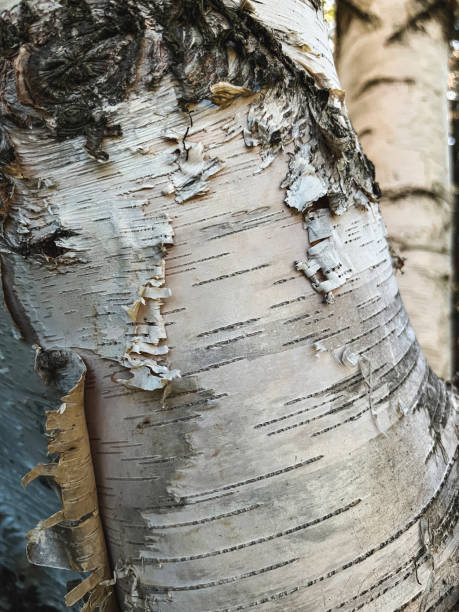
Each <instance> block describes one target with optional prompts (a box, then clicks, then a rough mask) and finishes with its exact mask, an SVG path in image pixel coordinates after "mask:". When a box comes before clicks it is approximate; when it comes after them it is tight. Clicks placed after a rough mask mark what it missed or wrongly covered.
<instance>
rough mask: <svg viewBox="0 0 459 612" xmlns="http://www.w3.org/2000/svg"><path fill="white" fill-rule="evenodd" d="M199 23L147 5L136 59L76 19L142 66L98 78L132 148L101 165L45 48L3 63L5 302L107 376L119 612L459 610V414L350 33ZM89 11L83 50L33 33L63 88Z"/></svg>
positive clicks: (111, 545)
mask: <svg viewBox="0 0 459 612" xmlns="http://www.w3.org/2000/svg"><path fill="white" fill-rule="evenodd" d="M198 4H199V3H188V2H173V3H164V4H163V3H141V2H133V3H131V4H129V5H128V9H129V11H130V15H131V14H134V15H135V16H136V17H135V23H136V24H139V23H140V25H137V26H136V27H137V28H138V29H137V32H136V33H133V32H127V31H123V32H122V33H120V34H119V35H120V36H121V38H122V39H123V40H124V38H123V37H126V39H127V41H128V42H126V44H124V43H123V42H122V40H121V41H120V40H119V39H118V38H115V40H113V36H114V35H113V34H112V33H111V32H110V31H108V35H107V36H106V34H107V30H106V28H105V25H104V23H105V22H104V19H105V17H103V18H102V17H100V15H101V10H102V9H101V7H103V8H104V9H105V10H106V11H107V13H108V14H110V10H111V7H112V6H116V3H115V4H113V5H112V4H111V3H96V2H94V3H88V4H86V3H82V2H81V3H77V6H78V7H79V10H81V11H86V9H87V8H88V7H90V8H91V11H92V15H93V16H94V22H93V31H92V32H91V37H92V38H91V40H94V38H98V40H100V39H101V37H102V39H103V40H104V41H105V42H104V43H103V45H104V48H105V47H107V49H108V50H110V49H112V46H114V47H115V48H117V45H124V46H123V49H124V48H126V47H127V46H129V44H131V43H130V40H131V38H132V37H133V36H134V37H136V36H138V37H141V39H142V44H141V45H137V46H136V47H135V48H136V49H138V55H137V56H136V57H133V56H129V57H130V58H131V59H130V60H129V61H126V62H124V63H123V68H124V71H123V72H122V74H127V75H128V77H126V78H127V81H126V80H123V81H122V85H123V84H124V85H123V87H124V89H122V90H120V91H121V93H123V92H124V93H123V95H122V97H123V99H122V100H118V101H116V100H113V99H111V98H110V97H109V96H108V97H107V94H106V93H105V92H107V91H111V90H110V88H109V87H108V86H107V84H104V83H101V82H100V80H102V81H103V80H104V73H103V72H101V71H100V70H96V69H95V68H94V66H92V63H93V61H94V60H93V59H91V58H90V59H87V57H86V56H85V58H86V59H84V62H83V63H85V62H86V65H88V64H89V65H90V68H91V69H90V70H89V69H88V68H87V67H86V68H85V71H84V74H89V75H90V77H88V78H91V79H94V81H93V85H94V89H95V90H96V93H97V95H99V94H100V97H98V98H97V99H94V100H93V101H92V102H90V103H91V104H92V106H91V113H92V115H91V116H93V115H94V117H96V118H97V117H100V116H103V117H104V122H105V125H115V124H117V125H120V126H121V130H118V132H117V133H118V137H116V138H113V139H106V140H103V139H101V140H99V141H98V145H97V147H94V146H89V147H88V137H89V140H90V142H93V141H92V140H91V138H92V135H91V134H92V132H91V133H90V134H89V135H88V133H83V132H82V133H79V135H75V134H74V133H72V134H70V135H69V136H70V138H69V139H65V140H62V139H61V136H60V135H59V134H57V133H56V132H55V131H53V130H54V128H55V121H56V118H57V117H60V116H61V110H62V109H60V105H61V102H59V101H58V102H57V103H56V104H54V106H52V105H50V106H47V107H46V108H44V107H42V106H41V105H40V102H39V100H38V99H37V98H36V94H35V90H34V88H33V87H30V83H31V81H30V77H29V76H28V75H29V73H30V71H31V70H32V67H31V64H30V57H31V56H32V51H31V50H30V49H28V48H26V50H25V51H24V52H21V51H20V48H22V47H23V46H24V45H25V44H27V43H23V42H21V41H20V42H19V43H18V49H16V50H15V49H13V50H12V51H11V54H10V55H9V54H8V53H6V57H5V63H4V71H5V72H4V78H5V83H7V84H8V87H7V88H6V92H7V95H8V96H9V97H7V98H5V102H4V104H7V105H8V106H7V109H8V121H9V123H5V132H4V134H5V137H4V138H5V142H6V143H7V144H8V146H5V152H6V153H7V155H5V160H4V172H5V182H6V184H7V185H8V189H7V190H6V192H5V193H6V196H7V198H6V203H7V216H6V220H5V225H4V251H5V254H4V258H3V260H4V264H3V270H4V273H3V282H4V290H5V295H6V298H7V303H8V305H9V307H10V309H11V310H12V312H13V314H14V316H15V318H16V320H17V321H18V323H19V325H20V326H21V329H22V330H23V333H24V335H25V336H26V337H27V338H28V339H29V340H30V341H35V342H37V343H39V344H40V345H41V346H42V347H43V348H44V349H53V348H54V349H55V348H65V349H72V350H75V351H77V352H78V354H79V355H80V356H81V357H82V358H83V360H84V361H85V363H86V367H87V370H88V375H87V382H86V412H87V419H88V427H89V431H90V434H91V442H92V448H93V458H94V464H95V469H96V480H97V483H98V493H99V506H100V511H101V515H102V518H103V521H104V527H105V533H106V536H107V545H108V549H109V553H110V556H111V559H112V567H113V569H114V572H115V576H116V582H117V590H118V596H119V602H120V607H121V609H123V610H161V611H162V612H163V611H166V610H169V611H177V612H178V611H181V612H182V611H183V610H187V611H188V610H189V611H190V612H193V611H194V612H198V611H199V612H204V611H211V610H212V611H217V610H219V611H223V610H245V609H251V608H258V609H260V610H285V609H288V610H321V609H324V610H328V609H335V608H339V609H345V610H346V609H347V610H352V609H354V608H356V607H358V606H364V607H365V609H368V610H377V609H391V610H392V609H398V608H401V609H412V610H416V609H419V606H420V605H421V604H422V606H424V605H426V606H427V607H428V606H431V605H437V604H438V606H440V609H442V608H443V609H447V606H450V605H451V602H453V601H455V599H456V598H457V588H456V584H457V580H456V566H455V555H456V538H457V535H456V536H455V535H454V534H455V531H454V529H455V525H456V518H457V517H456V508H457V505H456V495H457V491H456V478H457V474H456V464H455V461H456V440H455V434H454V422H455V416H456V405H455V399H454V395H453V393H452V391H451V390H450V389H448V388H447V387H446V386H445V385H444V383H442V382H441V381H440V380H439V379H438V378H436V376H435V375H434V374H433V373H432V372H431V371H430V369H429V367H428V366H427V364H426V362H425V359H424V357H423V356H422V354H421V352H420V350H419V347H418V344H417V341H416V339H415V337H414V333H413V331H412V328H411V326H410V324H409V321H408V319H407V315H406V312H405V310H404V308H403V305H402V303H401V301H400V296H399V294H398V289H397V285H396V282H395V280H394V275H393V269H392V261H391V257H390V254H389V250H388V247H387V244H386V240H385V229H384V225H383V224H382V221H381V218H380V215H379V212H378V209H377V205H376V203H375V201H376V199H377V195H378V189H377V186H376V185H375V184H374V176H373V172H372V165H371V163H370V162H368V160H367V159H366V158H365V156H364V155H363V153H362V151H361V149H360V146H359V144H358V142H357V140H356V137H355V134H354V132H353V131H352V129H351V127H350V123H349V120H348V118H347V115H346V112H345V109H344V107H343V104H342V91H341V88H340V86H339V82H338V80H337V77H336V74H335V72H334V68H333V62H332V59H331V57H330V54H329V51H328V41H327V30H326V26H325V24H324V23H323V21H322V19H321V16H320V13H318V12H317V10H316V7H314V6H313V5H308V4H306V3H304V2H300V1H299V0H290V1H288V2H285V3H282V5H281V6H280V5H279V4H278V3H275V2H257V3H256V5H255V4H253V5H252V4H249V3H243V7H242V8H236V7H235V5H234V4H233V3H231V2H208V3H203V4H202V5H201V4H199V5H198ZM36 6H37V7H38V8H40V7H41V8H42V9H43V11H44V12H43V14H45V15H46V14H47V13H46V11H49V10H51V9H50V7H49V6H48V5H47V4H46V3H40V2H37V3H36ZM68 6H70V5H67V4H66V3H62V5H61V6H60V8H59V9H58V10H59V11H61V13H59V14H57V16H56V15H55V16H54V17H53V18H54V19H55V20H57V22H59V20H61V21H62V20H65V19H69V20H70V22H71V24H70V25H71V27H70V26H68V29H67V30H66V29H65V27H63V28H62V29H61V30H59V32H61V34H59V35H60V36H61V39H60V46H59V45H58V44H57V42H56V41H54V42H52V41H45V42H43V41H42V40H40V39H36V38H34V36H36V33H37V32H40V31H41V30H40V24H41V22H40V21H38V22H37V23H38V25H36V26H33V27H31V28H30V29H28V30H27V36H29V42H28V44H29V45H31V44H32V45H34V47H37V49H35V50H34V52H33V53H34V54H35V57H39V58H41V60H40V61H41V62H45V60H46V58H47V53H48V49H49V48H53V49H59V48H64V49H66V48H67V46H70V48H71V49H70V50H72V49H73V45H74V43H75V39H76V40H78V37H77V36H76V37H75V36H74V37H73V38H72V36H70V35H69V33H72V32H75V31H76V32H77V33H78V32H79V33H80V35H81V36H83V33H82V32H81V31H80V30H81V28H82V27H83V26H82V23H85V21H84V20H83V19H82V18H80V16H79V15H80V13H79V12H78V13H77V14H75V13H71V14H70V13H68V12H66V11H67V9H66V8H65V7H67V8H68ZM71 6H72V7H73V8H72V11H73V10H74V9H75V3H72V4H71ZM75 10H76V9H75ZM85 15H87V13H85ZM9 18H12V17H11V16H10V17H9ZM85 19H87V17H85ZM72 20H73V21H72ZM55 22H56V21H55ZM142 23H143V25H142ZM99 26H100V28H101V30H100V31H99V30H98V28H99ZM34 28H35V29H34ZM96 31H97V32H98V33H96ZM62 32H63V34H62ZM53 36H55V34H54V33H53ZM104 36H105V38H103V37H104ZM101 44H102V43H101ZM46 45H48V46H46ZM131 48H132V47H131ZM26 52H27V53H28V54H26ZM69 53H70V51H68V52H67V53H66V54H63V55H64V56H65V57H67V56H68V55H69ZM107 53H108V51H107ZM110 53H112V51H110ZM115 55H116V56H117V57H118V55H119V56H120V57H123V56H122V54H116V53H115ZM111 56H112V55H110V57H111ZM65 57H64V59H65ZM64 59H62V62H63V61H64ZM13 60H14V66H13V65H12V62H13ZM46 61H48V60H46ZM81 61H83V60H81ZM47 66H48V68H47V70H48V72H50V71H51V72H52V69H55V64H51V65H50V64H47ZM59 66H60V64H59ZM13 68H14V71H13ZM126 71H127V72H126ZM48 72H47V74H48ZM70 73H71V74H73V75H75V74H76V73H75V72H73V73H72V72H71V71H70ZM74 78H75V79H76V77H75V76H74ZM108 78H111V73H110V74H109V75H108ZM116 78H117V77H116ZM27 83H29V86H28V87H26V88H25V89H24V84H27ZM96 86H97V87H96ZM152 87H153V89H152ZM68 90H69V92H70V93H69V94H68V96H69V97H70V98H71V100H72V104H77V103H78V102H79V100H80V98H79V96H80V94H81V95H83V98H84V95H87V94H86V93H85V92H87V90H86V89H83V90H82V89H81V87H80V86H79V84H78V82H77V80H76V81H73V82H71V83H70V84H69V85H68ZM25 91H26V92H27V95H28V98H27V99H25V98H24V97H23V96H24V95H25V93H24V92H25ZM212 100H213V102H212ZM65 103H66V104H67V103H68V102H65ZM88 104H89V103H88ZM55 106H57V108H54V107H55ZM53 113H54V114H53ZM31 114H32V116H33V117H34V119H36V121H35V123H32V124H31V123H27V121H32V120H31V119H30V115H31ZM21 118H22V119H21ZM21 121H22V123H21ZM94 121H95V119H94ZM30 125H32V129H30V127H29V126H30ZM91 129H92V128H91ZM121 133H122V135H121ZM104 134H105V133H104ZM104 134H102V136H104ZM99 135H100V133H99ZM111 135H112V136H114V133H113V132H112V133H111ZM94 151H104V153H105V155H102V156H101V155H95V154H94ZM94 157H95V158H96V159H94ZM103 161H105V162H106V163H101V162H103ZM12 185H14V189H12ZM284 200H285V202H284ZM172 242H173V243H172ZM295 262H296V263H295ZM179 372H180V377H179V376H178V373H179ZM157 387H159V388H157ZM381 508H384V509H385V511H384V513H381V512H380V510H381Z"/></svg>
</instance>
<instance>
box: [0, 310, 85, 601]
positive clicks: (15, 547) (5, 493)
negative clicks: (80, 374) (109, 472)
mask: <svg viewBox="0 0 459 612" xmlns="http://www.w3.org/2000/svg"><path fill="white" fill-rule="evenodd" d="M12 331H13V329H12V323H11V319H10V317H9V316H8V314H7V313H6V312H5V311H4V309H3V307H2V308H1V309H0V336H1V338H2V345H1V353H0V405H1V408H0V409H1V418H2V428H1V436H2V443H1V447H0V448H1V450H0V453H1V469H0V483H1V486H0V558H1V567H0V580H1V584H2V587H1V594H0V610H1V611H2V612H18V610H21V611H24V612H57V610H61V609H62V608H63V601H64V595H65V583H66V582H67V580H70V579H71V578H75V577H76V578H78V576H77V575H76V574H75V575H74V576H72V575H71V574H69V572H63V571H59V570H50V569H48V568H44V567H37V566H32V565H30V564H29V563H28V561H27V559H26V555H25V539H26V532H27V531H28V530H30V529H31V528H32V527H34V525H35V524H36V523H37V522H38V521H39V520H40V519H42V518H43V516H44V515H50V514H52V513H53V512H55V511H56V510H58V507H59V499H58V496H57V494H56V491H54V490H53V488H51V487H49V486H47V482H46V481H44V480H43V479H40V480H38V481H37V482H35V483H34V484H33V485H32V486H31V490H30V494H27V495H24V489H23V487H22V486H21V477H22V476H23V475H24V474H25V473H26V472H27V471H29V470H30V469H31V468H32V467H33V466H34V464H35V463H38V462H39V461H40V460H43V459H44V458H45V457H44V456H45V448H44V446H45V445H44V440H43V428H42V425H41V421H42V417H43V414H44V411H45V409H51V408H53V405H54V402H55V401H56V399H57V398H56V396H55V393H54V392H53V390H52V388H50V387H45V385H43V383H41V381H40V379H39V378H38V377H37V376H34V371H33V365H34V353H35V351H34V350H33V349H32V348H31V347H30V346H27V345H26V344H25V343H24V342H21V341H20V340H19V339H18V338H17V337H16V334H14V333H12ZM76 609H77V608H75V610H76Z"/></svg>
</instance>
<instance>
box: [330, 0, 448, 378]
mask: <svg viewBox="0 0 459 612" xmlns="http://www.w3.org/2000/svg"><path fill="white" fill-rule="evenodd" d="M452 6H453V5H452V3H449V2H447V1H444V2H431V1H428V2H419V1H417V0H373V1H372V0H370V1H366V0H362V1H360V0H357V1H354V0H352V2H349V1H348V0H342V1H341V0H340V1H339V2H338V5H337V28H336V32H337V45H336V51H337V53H336V61H337V67H338V72H339V75H340V78H341V80H342V83H343V87H344V89H345V90H346V101H347V105H348V108H349V113H350V116H351V119H352V123H353V125H354V127H355V129H356V131H357V134H358V136H359V139H360V142H361V143H362V146H363V149H364V150H365V152H366V153H367V154H368V155H369V157H370V158H371V160H372V161H373V162H374V164H375V167H376V178H377V180H378V182H379V184H380V185H381V189H382V196H383V197H382V200H381V203H382V209H383V216H384V221H385V223H386V225H387V228H388V232H389V238H390V241H391V243H392V245H393V246H394V247H395V249H396V252H398V253H399V256H402V257H404V258H406V261H405V262H404V266H403V275H402V276H401V277H400V279H399V287H400V293H401V295H402V298H403V300H404V303H405V305H406V308H407V311H408V313H409V315H410V319H411V321H412V323H413V327H414V330H415V332H416V334H417V337H418V339H419V342H420V345H421V347H422V349H423V351H424V354H425V356H426V358H427V360H428V361H429V363H430V364H431V366H432V367H433V369H434V370H435V372H436V373H437V374H438V375H439V376H442V377H444V378H450V377H451V374H452V372H451V360H452V352H453V351H452V346H453V343H452V338H451V330H452V320H451V304H452V300H451V282H452V258H451V229H452V196H451V184H450V168H449V158H448V156H449V152H448V131H449V130H448V99H447V93H448V56H449V44H448V40H449V36H448V33H449V30H450V29H451V28H452V24H453V21H454V18H453V9H452Z"/></svg>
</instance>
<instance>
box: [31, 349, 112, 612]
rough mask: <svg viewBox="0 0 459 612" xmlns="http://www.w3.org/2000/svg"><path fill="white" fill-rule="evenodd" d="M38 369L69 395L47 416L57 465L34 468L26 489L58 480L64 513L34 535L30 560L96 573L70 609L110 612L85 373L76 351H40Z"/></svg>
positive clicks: (71, 596) (74, 594) (69, 600)
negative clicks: (77, 605) (35, 483)
mask: <svg viewBox="0 0 459 612" xmlns="http://www.w3.org/2000/svg"><path fill="white" fill-rule="evenodd" d="M35 369H36V371H37V372H38V373H39V374H40V376H41V378H43V380H44V381H45V383H46V384H55V385H56V387H57V388H58V389H59V391H61V390H63V389H66V391H64V395H63V397H62V404H61V405H60V407H59V409H58V410H53V411H49V412H47V414H46V429H47V430H48V431H51V432H52V433H51V434H50V437H49V442H48V454H49V455H54V454H56V455H57V456H58V459H57V461H55V462H51V463H47V464H43V463H42V464H38V465H37V466H35V467H34V468H33V469H32V470H31V471H30V472H29V473H28V474H26V475H25V476H24V477H23V479H22V484H23V485H24V486H27V485H28V484H29V482H31V481H32V480H34V479H35V478H37V477H38V476H50V477H52V478H54V480H55V482H56V484H57V485H59V488H60V494H61V500H62V509H61V510H59V511H58V512H56V513H55V514H53V515H52V516H50V517H49V518H47V519H45V520H43V521H40V523H39V524H38V525H37V526H36V527H35V528H34V529H32V530H31V531H29V533H28V534H27V539H28V544H27V557H28V559H29V561H30V562H31V563H33V564H34V565H46V566H49V567H57V568H61V569H70V570H73V571H77V572H91V574H90V575H89V576H88V577H87V578H85V579H84V580H83V581H82V582H80V584H78V585H77V586H76V587H74V588H73V589H72V590H71V591H69V592H68V593H67V595H66V597H65V603H66V604H67V606H73V605H74V604H75V603H77V602H78V601H80V600H81V599H82V598H83V597H84V596H85V595H88V594H89V598H88V599H87V601H86V602H85V604H84V606H83V608H82V610H85V611H86V612H90V611H91V610H96V609H101V610H108V609H110V608H111V606H113V605H114V593H113V588H112V586H111V585H110V584H107V582H109V581H110V578H111V572H110V567H109V564H108V558H107V551H106V547H105V540H104V533H103V529H102V522H101V519H100V516H99V507H98V501H97V492H96V481H95V477H94V469H93V464H92V458H91V449H90V444H89V437H88V430H87V427H86V418H85V412H84V380H85V375H86V367H85V365H84V363H83V361H82V360H81V358H80V357H79V356H78V355H77V354H76V353H73V352H72V351H65V350H46V351H45V350H42V349H41V348H38V349H37V356H36V360H35ZM111 609H113V608H111Z"/></svg>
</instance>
